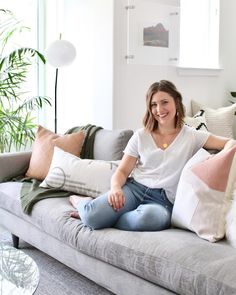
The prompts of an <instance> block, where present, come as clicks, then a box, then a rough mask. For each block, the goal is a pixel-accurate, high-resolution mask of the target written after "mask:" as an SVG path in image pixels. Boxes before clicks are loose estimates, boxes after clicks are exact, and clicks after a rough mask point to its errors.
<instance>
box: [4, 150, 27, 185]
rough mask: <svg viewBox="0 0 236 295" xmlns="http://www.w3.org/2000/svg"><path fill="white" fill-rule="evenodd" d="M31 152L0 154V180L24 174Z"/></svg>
mask: <svg viewBox="0 0 236 295" xmlns="http://www.w3.org/2000/svg"><path fill="white" fill-rule="evenodd" d="M31 153H32V152H16V153H3V154H0V182H2V181H4V180H6V179H9V178H12V177H16V176H19V175H21V174H24V173H25V172H26V170H27V169H28V167H29V162H30V157H31Z"/></svg>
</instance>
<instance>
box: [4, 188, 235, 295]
mask: <svg viewBox="0 0 236 295" xmlns="http://www.w3.org/2000/svg"><path fill="white" fill-rule="evenodd" d="M18 186H19V185H18ZM8 189H9V190H8ZM15 189H16V190H17V185H15ZM18 189H19V187H18ZM2 192H3V193H2ZM6 198H8V199H7V201H5V202H3V200H4V199H6ZM9 203H10V204H11V206H8V204H9ZM13 204H14V205H13ZM0 206H1V207H3V206H8V208H9V209H10V210H11V211H14V212H16V213H15V214H17V215H21V216H22V217H23V218H24V219H25V220H28V221H29V222H31V223H33V224H34V225H36V226H37V227H39V228H40V229H41V230H43V231H45V232H46V233H48V234H49V235H51V236H53V237H55V238H57V239H59V240H61V241H64V242H65V243H66V244H68V245H70V246H71V247H73V248H75V249H78V250H80V251H82V252H83V253H85V254H88V255H90V256H92V257H95V258H97V259H99V260H102V261H105V262H107V263H109V264H112V265H114V266H116V267H119V268H121V269H124V270H127V271H129V272H131V273H133V274H135V275H137V276H140V277H142V278H144V279H146V280H148V281H151V282H153V283H156V284H158V285H160V286H163V287H165V288H167V289H170V290H172V291H174V292H176V293H178V294H185V295H186V294H193V290H194V294H196V295H202V294H208V295H215V294H235V293H236V275H235V265H236V251H235V249H234V248H232V247H231V246H230V245H228V244H227V243H226V242H225V241H220V242H218V243H215V244H212V243H209V242H207V241H205V240H203V239H200V238H198V236H197V235H195V234H193V233H191V232H189V231H184V230H180V229H169V230H165V231H160V232H128V231H121V230H118V229H103V230H94V231H92V230H90V229H89V228H87V227H84V226H83V225H82V223H81V221H80V220H78V219H74V218H71V217H70V212H71V210H73V208H72V206H71V205H70V203H69V201H68V198H58V199H57V198H53V199H46V200H42V201H40V202H38V203H36V204H35V206H34V208H33V211H32V215H31V217H30V216H28V215H25V214H23V213H22V211H21V208H20V201H19V193H18V194H17V193H13V191H10V188H9V184H0ZM17 206H18V208H16V207H17Z"/></svg>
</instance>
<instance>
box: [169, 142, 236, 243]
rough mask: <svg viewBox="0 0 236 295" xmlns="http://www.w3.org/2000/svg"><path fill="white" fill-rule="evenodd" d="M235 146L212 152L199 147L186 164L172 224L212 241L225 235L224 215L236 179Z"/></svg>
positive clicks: (177, 194)
mask: <svg viewBox="0 0 236 295" xmlns="http://www.w3.org/2000/svg"><path fill="white" fill-rule="evenodd" d="M235 151H236V146H234V147H232V148H230V149H228V150H222V151H221V152H219V153H218V154H216V155H211V156H210V155H209V153H208V152H207V151H205V150H203V149H201V150H199V151H198V152H197V153H196V154H195V155H194V156H193V158H191V159H190V160H189V161H188V163H187V164H186V166H185V167H184V169H183V171H182V174H181V177H180V181H179V184H178V188H177V193H176V199H175V203H174V208H173V214H172V224H173V225H174V226H177V227H181V228H187V229H189V230H191V231H193V232H195V233H197V235H198V236H199V237H201V238H204V239H206V240H208V241H210V242H215V241H217V240H220V239H222V238H223V237H224V235H225V217H226V212H227V210H228V206H229V204H230V199H231V196H232V191H233V183H234V182H235V181H236V173H235V172H234V170H235V167H234V165H233V164H232V163H233V161H234V158H235Z"/></svg>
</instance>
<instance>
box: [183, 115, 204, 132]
mask: <svg viewBox="0 0 236 295" xmlns="http://www.w3.org/2000/svg"><path fill="white" fill-rule="evenodd" d="M184 122H185V124H186V125H188V126H190V127H194V128H195V129H197V130H203V131H208V129H207V123H206V118H205V111H203V110H200V111H199V112H197V113H196V115H194V116H193V117H189V116H186V117H185V118H184Z"/></svg>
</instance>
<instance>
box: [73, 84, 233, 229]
mask: <svg viewBox="0 0 236 295" xmlns="http://www.w3.org/2000/svg"><path fill="white" fill-rule="evenodd" d="M146 106H147V109H146V114H145V116H144V119H143V124H144V128H142V129H139V130H137V131H136V132H135V133H134V135H133V136H132V137H131V139H130V140H129V142H128V144H127V146H126V148H125V150H124V156H123V158H122V160H121V163H120V165H119V167H118V168H117V170H116V172H115V173H114V175H113V176H112V179H111V190H110V191H108V192H107V193H105V194H103V195H101V196H98V197H97V198H96V199H92V198H87V197H78V196H76V195H72V196H70V202H71V203H72V205H73V206H74V207H75V208H76V209H77V211H75V212H72V213H71V216H72V217H75V218H81V220H82V222H83V223H84V225H86V226H89V227H90V228H92V229H100V228H107V227H115V228H118V229H121V230H129V231H159V230H164V229H167V228H169V227H170V223H171V212H172V208H173V203H174V199H175V194H176V189H177V185H178V181H179V178H180V174H181V171H182V169H183V167H184V165H185V164H186V162H187V161H188V160H189V159H190V158H191V157H192V156H193V155H194V154H195V153H196V152H197V151H198V150H199V149H200V148H202V147H204V148H206V149H217V150H221V149H223V148H224V147H225V148H227V147H230V146H232V145H233V144H235V143H236V141H235V140H230V139H229V138H224V137H219V136H215V135H213V134H210V133H209V132H205V131H200V130H196V129H194V128H192V127H189V126H186V125H185V124H184V117H185V109H184V106H183V103H182V96H181V94H180V93H179V91H178V90H177V89H176V87H175V85H174V84H173V83H171V82H169V81H166V80H161V81H160V82H156V83H153V84H152V85H151V86H150V88H149V90H148V92H147V95H146Z"/></svg>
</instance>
